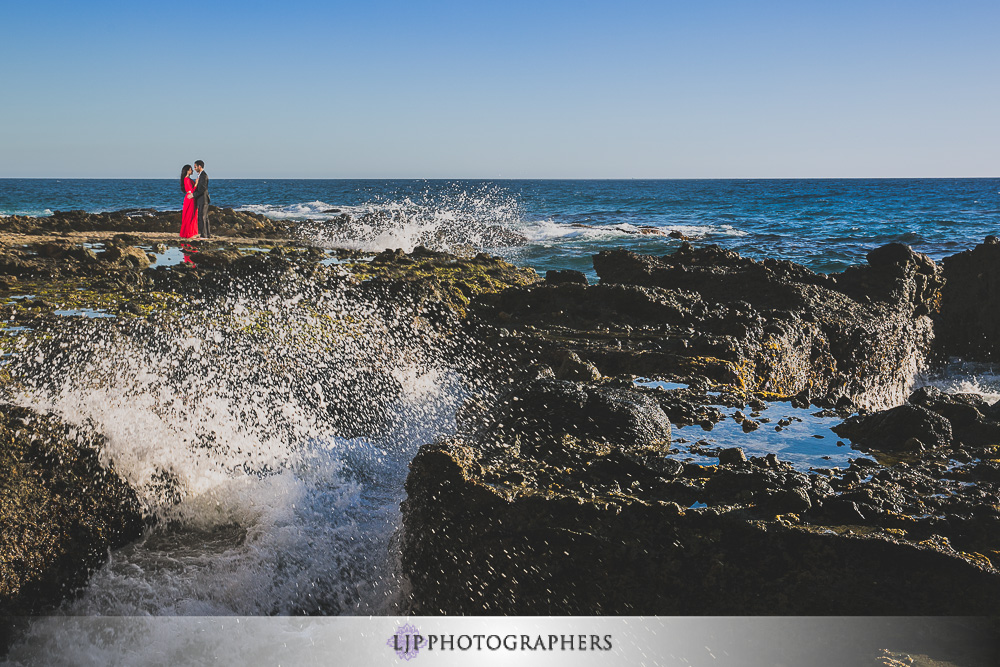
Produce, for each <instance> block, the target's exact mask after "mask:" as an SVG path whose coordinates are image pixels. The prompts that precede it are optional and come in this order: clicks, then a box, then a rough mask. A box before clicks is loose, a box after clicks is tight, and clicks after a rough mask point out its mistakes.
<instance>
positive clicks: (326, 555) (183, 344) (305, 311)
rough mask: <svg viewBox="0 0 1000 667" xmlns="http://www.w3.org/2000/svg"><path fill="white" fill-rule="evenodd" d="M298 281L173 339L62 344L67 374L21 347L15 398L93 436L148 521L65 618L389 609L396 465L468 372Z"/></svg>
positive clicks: (409, 332) (222, 311) (157, 335)
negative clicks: (353, 427) (348, 426)
mask: <svg viewBox="0 0 1000 667" xmlns="http://www.w3.org/2000/svg"><path fill="white" fill-rule="evenodd" d="M293 283H294V281H292V284H291V285H290V286H289V287H288V290H291V291H288V290H286V291H285V293H279V294H274V295H270V296H266V295H263V294H259V293H256V292H255V291H254V290H252V289H251V290H247V291H246V292H244V293H236V294H233V295H231V296H229V297H226V298H222V299H219V300H212V299H206V300H205V302H204V303H202V304H198V305H194V304H193V305H192V311H191V312H190V313H188V315H187V316H186V317H185V319H184V333H164V332H162V331H160V330H157V331H153V332H150V333H149V334H148V335H142V336H135V337H131V338H125V337H121V336H118V335H115V334H113V333H112V331H113V330H112V329H111V328H110V327H104V328H96V327H91V328H87V329H85V330H82V331H79V332H77V333H76V334H74V332H73V330H68V331H66V332H62V333H58V332H57V333H56V337H57V338H56V340H57V344H60V345H63V346H64V347H63V348H62V349H63V350H64V354H65V355H67V358H71V359H72V360H73V361H72V363H70V364H69V365H68V366H67V367H65V369H64V370H63V371H61V373H64V374H65V375H64V376H60V377H52V378H50V377H49V376H48V375H47V373H48V372H49V371H50V370H51V367H50V366H49V364H48V359H49V357H48V356H47V355H44V354H42V353H41V352H39V353H38V354H37V355H34V354H29V352H30V349H24V350H22V351H21V354H20V356H19V357H18V359H17V362H16V363H15V364H14V366H12V367H11V368H12V372H14V373H20V374H22V377H21V379H23V380H24V381H25V386H26V388H27V389H26V391H25V393H24V394H23V395H21V396H20V399H19V402H21V403H22V404H25V405H30V406H32V407H34V408H36V409H39V410H51V411H53V412H55V413H57V414H59V415H60V416H61V417H62V418H63V419H64V420H66V421H67V422H69V423H72V424H76V425H79V426H80V427H81V428H87V429H93V430H96V431H97V432H99V433H101V434H102V435H104V436H105V438H106V440H107V444H106V447H105V448H104V450H103V451H102V452H101V455H102V458H103V459H104V460H105V461H107V462H109V463H112V464H113V466H114V467H115V469H116V470H118V471H119V473H120V474H122V475H123V476H124V477H125V479H126V480H128V482H129V483H130V485H131V486H132V487H133V488H135V489H136V490H137V492H138V493H139V496H140V500H141V501H142V502H143V503H144V505H145V507H146V508H147V511H148V512H149V513H150V514H152V515H153V516H155V517H156V518H157V524H156V526H155V527H154V528H153V529H152V531H151V532H150V533H149V534H147V535H146V536H145V537H144V538H143V539H142V540H140V541H139V542H138V543H136V544H134V545H131V546H128V547H125V548H124V549H121V550H118V551H116V552H115V553H113V554H112V556H111V560H110V562H109V563H108V564H107V565H105V566H104V567H103V568H101V569H100V570H99V571H98V572H97V573H95V574H94V575H93V577H92V578H91V580H90V583H89V584H88V586H87V588H86V590H85V592H84V594H83V595H82V596H81V597H80V598H79V599H77V600H75V601H73V602H69V603H66V604H65V605H64V607H63V608H62V610H61V611H62V613H68V614H87V615H124V616H129V615H137V614H139V615H141V614H184V615H189V614H191V615H205V614H208V615H220V614H222V615H228V614H248V615H261V614H276V613H277V614H294V613H303V612H305V613H387V612H391V611H393V610H394V606H393V605H394V604H395V603H396V601H397V600H398V596H399V595H400V594H401V593H400V582H399V580H398V575H397V574H396V569H395V568H396V565H395V563H394V561H393V555H392V553H393V552H392V550H391V549H390V537H391V535H392V533H393V531H394V530H395V529H396V527H397V525H398V520H399V516H398V503H399V501H400V500H401V499H402V495H403V480H404V478H405V475H406V471H407V463H408V462H409V460H410V459H411V458H412V456H413V454H414V453H415V450H416V448H417V447H418V446H419V445H420V444H421V443H424V442H429V441H431V440H433V439H434V438H435V437H438V436H440V435H442V434H447V433H449V432H450V431H451V430H452V429H453V428H454V423H453V415H454V412H455V409H456V407H457V402H458V401H460V400H461V399H462V397H463V395H464V394H463V392H464V390H463V389H462V385H461V378H460V376H459V375H458V374H457V373H456V371H455V370H454V369H453V368H452V367H451V366H450V365H449V364H445V363H443V362H442V361H441V355H440V353H439V352H438V346H440V345H443V344H445V343H444V342H443V341H440V340H438V339H436V338H435V336H434V335H433V334H432V333H431V332H428V331H426V330H424V329H418V328H415V327H416V326H417V325H416V324H415V323H414V321H413V319H412V317H403V316H400V315H399V314H398V313H394V312H389V311H385V310H379V309H376V308H375V307H374V306H373V305H372V304H368V303H362V302H359V301H357V300H355V298H354V297H351V296H349V295H348V294H347V293H337V294H328V293H324V294H318V293H315V292H303V291H297V292H296V291H294V290H295V289H296V288H295V287H294V284H293ZM95 332H97V333H96V334H95ZM451 357H452V355H449V358H451ZM33 359H35V360H37V361H35V362H34V363H33V361H32V360H33ZM36 364H37V365H36ZM366 373H367V375H365V374H366ZM348 398H350V401H349V402H348V403H346V404H345V403H343V401H345V400H347V399H348ZM381 408H384V410H382V409H381ZM345 416H346V417H348V418H350V419H353V420H355V421H356V422H357V423H358V424H360V425H361V427H363V428H364V429H366V430H367V432H366V434H365V435H363V436H348V435H345V434H344V433H343V432H344V428H345V427H344V426H343V424H342V421H340V420H342V419H343V418H345ZM352 423H354V422H352Z"/></svg>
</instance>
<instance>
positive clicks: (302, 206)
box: [0, 178, 1000, 272]
mask: <svg viewBox="0 0 1000 667" xmlns="http://www.w3.org/2000/svg"><path fill="white" fill-rule="evenodd" d="M211 192H212V200H213V204H216V205H218V206H224V207H232V208H236V209H239V210H246V211H253V212H256V213H262V214H265V215H268V216H270V217H274V218H280V219H296V220H305V219H309V220H313V221H315V225H314V226H313V228H314V229H315V230H316V233H317V235H318V237H319V238H320V239H321V240H322V241H323V242H324V243H327V244H330V245H336V244H338V242H339V243H341V244H346V245H351V246H354V247H358V248H360V249H367V250H373V251H374V250H380V249H384V248H386V247H403V248H407V249H408V248H410V247H412V246H413V245H416V244H419V243H425V244H426V243H430V244H431V245H434V244H435V243H436V244H437V245H440V246H442V247H447V246H448V245H453V246H464V247H468V246H472V247H474V248H477V249H484V250H491V251H494V252H498V253H499V254H502V255H504V256H506V257H508V258H509V259H511V260H512V261H515V262H517V263H520V264H524V265H528V266H533V267H535V268H537V269H540V270H545V269H550V268H575V269H579V270H584V271H590V268H591V260H590V258H591V256H592V255H593V254H594V253H596V252H598V251H600V250H602V249H605V248H611V247H622V246H624V247H629V248H631V249H633V250H636V251H639V252H649V253H654V254H664V253H668V252H672V251H673V249H674V248H676V247H677V245H678V244H679V243H680V242H681V241H680V240H678V239H675V238H669V237H668V236H666V234H668V233H669V232H671V231H673V232H679V233H680V234H683V235H684V236H687V237H689V238H691V239H692V240H693V241H695V242H697V243H718V244H720V245H722V246H724V247H727V248H732V249H734V250H737V251H739V252H740V253H742V254H744V255H746V256H750V257H757V258H760V257H765V256H771V257H778V258H784V259H790V260H793V261H796V262H801V263H803V264H805V265H807V266H809V267H811V268H813V269H814V270H817V271H822V272H831V271H839V270H842V269H843V268H845V267H846V266H848V265H850V264H855V263H859V262H863V261H864V256H865V253H867V251H868V250H870V249H871V248H873V247H876V246H879V245H882V244H884V243H888V242H891V241H900V242H903V243H907V244H909V245H911V246H912V247H913V248H914V249H916V250H918V251H920V252H925V253H927V254H929V255H930V256H931V257H933V258H935V259H940V258H942V257H944V256H947V255H950V254H953V253H956V252H959V251H961V250H965V249H967V248H970V247H972V246H973V245H975V244H976V243H979V242H981V241H982V239H983V238H984V237H985V236H987V235H989V234H998V233H1000V179H825V180H673V181H643V180H603V181H602V180H591V181H543V180H530V181H517V180H509V181H503V180H501V181H472V180H470V181H426V180H417V181H411V180H384V181H380V180H232V179H224V178H213V179H212V181H211ZM181 203H182V198H181V196H180V186H179V184H178V182H177V180H176V179H162V180H139V179H135V180H110V181H109V180H102V181H96V180H88V179H0V214H8V215H9V214H15V213H16V214H26V215H49V214H51V212H52V211H56V210H71V209H83V210H87V211H94V212H96V211H112V210H121V209H128V208H153V209H160V210H176V209H179V208H180V206H181ZM344 213H347V214H348V215H350V216H351V218H352V221H353V223H352V225H348V226H346V227H345V226H344V225H343V224H337V221H338V219H339V216H340V215H341V214H344ZM0 226H2V221H0ZM490 227H493V228H503V229H507V230H511V231H514V232H517V233H518V234H521V235H523V236H524V237H525V238H526V239H527V243H526V244H525V245H522V246H520V247H510V243H509V239H505V238H503V237H498V236H497V235H496V234H490V233H485V232H484V230H486V229H488V228H490Z"/></svg>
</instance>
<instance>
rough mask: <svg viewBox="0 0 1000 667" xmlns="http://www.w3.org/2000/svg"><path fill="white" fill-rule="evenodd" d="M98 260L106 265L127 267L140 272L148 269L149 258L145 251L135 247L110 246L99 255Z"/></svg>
mask: <svg viewBox="0 0 1000 667" xmlns="http://www.w3.org/2000/svg"><path fill="white" fill-rule="evenodd" d="M99 259H100V260H101V261H102V262H105V263H107V264H117V265H121V266H129V267H131V268H134V269H137V270H139V271H142V270H143V269H146V268H148V267H149V257H147V256H146V253H145V251H143V250H142V249H141V248H136V247H135V246H122V245H111V246H108V248H107V249H106V250H105V251H104V252H103V253H101V255H100V257H99Z"/></svg>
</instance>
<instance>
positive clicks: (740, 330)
mask: <svg viewBox="0 0 1000 667" xmlns="http://www.w3.org/2000/svg"><path fill="white" fill-rule="evenodd" d="M595 268H596V270H597V272H598V274H599V276H600V277H601V283H600V284H599V285H593V286H587V285H585V284H582V283H579V282H575V281H568V282H564V281H560V280H558V279H557V280H548V279H547V280H546V281H545V282H543V283H537V284H533V285H530V286H527V287H519V288H511V289H507V290H505V291H503V292H500V293H499V294H486V295H483V296H481V297H479V298H477V299H476V300H474V302H473V304H472V306H471V307H470V312H471V313H472V314H473V321H474V322H475V323H477V326H479V327H480V329H478V330H477V331H478V332H479V333H480V334H481V335H483V336H486V337H488V336H490V335H491V334H490V333H489V330H490V328H491V327H493V328H495V329H496V330H498V331H500V332H502V334H503V335H497V337H496V339H497V340H511V339H513V340H515V341H518V342H519V343H520V344H521V345H522V347H523V349H524V350H526V351H530V352H532V353H534V354H536V356H537V358H541V359H543V360H544V361H545V362H546V363H549V364H551V366H552V367H553V368H557V369H559V371H560V372H559V377H566V375H565V373H566V371H565V370H564V367H565V366H566V364H567V363H568V362H567V361H566V360H567V359H571V360H572V361H571V362H569V363H570V365H572V366H573V367H579V363H587V362H589V363H592V364H593V365H594V366H596V368H597V369H599V370H600V373H601V374H603V376H604V377H603V378H601V377H599V375H598V374H595V375H592V376H589V377H588V376H583V377H580V378H578V379H579V380H581V382H557V381H555V380H553V379H551V378H549V379H545V377H541V378H539V377H538V376H537V374H536V375H534V376H532V377H531V378H530V379H528V380H526V381H523V382H521V383H519V384H515V385H514V386H513V387H512V388H511V389H510V390H509V391H508V392H507V393H503V394H501V395H500V397H499V398H497V399H496V402H495V403H494V404H488V405H479V406H478V407H476V408H475V409H470V410H468V411H467V412H466V413H465V415H464V416H465V417H466V419H465V420H463V423H464V424H465V425H466V426H465V428H464V430H462V431H461V432H460V434H459V436H458V437H456V438H455V439H452V440H449V441H445V442H438V443H433V444H429V445H425V446H424V447H422V448H421V450H420V452H419V453H418V455H417V457H416V458H415V459H414V461H413V462H412V464H411V472H410V475H409V477H408V479H407V487H406V488H407V500H406V501H405V502H404V505H403V542H402V545H403V567H404V571H405V572H406V574H407V576H408V577H409V578H410V581H411V583H412V585H413V602H412V609H411V611H413V612H414V613H472V614H475V613H488V614H501V613H516V614H551V613H560V614H595V613H616V614H763V613H766V614H775V613H777V614H859V613H866V614H869V613H874V614H892V613H896V614H898V613H901V612H902V610H906V613H917V614H988V613H992V610H993V609H995V602H994V601H993V600H994V597H995V596H996V595H997V594H998V593H1000V571H998V569H997V565H1000V540H998V538H997V535H998V534H1000V530H998V528H1000V511H998V510H997V507H1000V423H997V422H995V421H994V418H995V417H998V416H1000V408H993V406H989V405H987V404H985V402H983V401H982V400H981V399H978V398H977V397H973V396H969V395H961V394H956V395H948V394H944V393H941V392H938V391H935V390H931V389H923V390H920V391H918V392H915V393H913V394H912V395H911V396H910V397H909V402H908V403H906V404H905V405H901V406H899V405H898V404H899V403H901V402H903V399H904V398H905V397H906V394H905V393H904V392H905V390H906V387H907V385H908V383H909V381H910V379H911V378H912V376H913V373H914V371H915V370H916V369H917V368H918V367H919V366H920V365H921V364H922V363H923V361H924V358H925V356H926V355H927V354H928V353H929V351H930V343H931V338H932V331H931V325H932V320H931V316H934V315H936V314H937V312H938V309H939V308H940V303H941V292H940V290H941V286H942V282H943V281H942V277H941V272H940V270H939V269H938V267H937V266H935V264H934V263H933V262H932V261H930V260H929V259H928V258H926V257H925V256H922V255H919V254H917V253H914V252H912V251H911V250H910V249H909V248H907V247H905V246H901V245H898V244H894V245H890V246H886V247H883V248H879V249H876V250H874V251H872V252H871V253H870V254H869V263H868V265H867V266H864V267H852V268H851V269H848V270H847V271H845V272H843V273H841V274H836V275H831V276H824V275H819V274H815V273H813V272H811V271H809V270H807V269H805V268H804V267H801V266H798V265H795V264H791V263H789V262H778V261H773V260H765V261H763V262H755V261H751V260H748V259H744V258H741V257H739V256H738V255H736V254H735V253H732V252H728V251H724V250H721V249H719V248H716V247H709V248H704V249H700V250H696V249H694V248H692V247H690V246H688V245H686V244H685V245H682V247H681V249H680V250H679V251H678V252H677V253H676V254H675V255H673V256H667V257H661V258H656V257H643V256H639V255H634V254H632V253H628V252H624V251H612V252H606V253H602V254H601V255H599V256H598V257H596V258H595ZM622 374H625V375H629V374H631V375H642V376H646V377H650V376H659V377H667V378H672V379H677V380H684V382H686V383H688V384H690V385H691V387H692V388H691V389H686V390H669V391H660V392H652V391H651V390H649V391H646V390H642V389H638V388H632V387H631V383H630V382H629V383H624V382H621V381H619V380H617V379H615V378H614V376H616V375H622ZM542 375H543V376H544V375H545V373H542ZM609 376H610V377H609ZM566 379H569V378H568V377H567V378H566ZM712 385H715V386H716V387H717V388H720V387H721V388H722V389H723V391H722V392H721V393H720V394H717V395H713V396H711V397H709V396H708V395H706V394H704V393H699V392H703V391H704V388H705V387H708V386H712ZM612 389H613V390H614V391H615V392H617V393H616V394H615V395H616V396H617V397H618V399H619V400H618V401H617V402H616V403H615V404H614V407H613V410H612V413H611V414H600V415H599V414H598V411H597V410H596V409H593V408H591V407H590V401H591V400H592V397H594V396H597V395H600V394H601V392H604V391H607V390H612ZM752 391H757V392H763V393H762V394H760V395H758V396H757V397H753V396H751V395H750V392H752ZM730 392H731V393H730ZM776 394H777V395H778V396H785V397H793V396H794V399H793V402H794V403H795V404H796V405H798V406H799V407H808V406H809V404H810V403H813V404H816V405H818V406H820V407H823V408H825V410H824V413H825V414H841V415H846V414H849V413H850V412H851V411H853V410H856V409H857V406H862V407H866V406H867V407H871V408H878V407H889V406H893V405H897V407H893V408H892V409H889V410H885V411H883V412H879V413H875V414H871V415H867V414H864V412H863V413H862V415H860V416H858V417H855V418H852V419H850V420H848V421H847V422H846V423H845V424H844V425H843V426H842V427H841V429H840V430H839V432H840V433H843V434H845V436H846V435H847V434H849V435H850V438H851V439H854V440H856V441H857V443H858V446H859V447H863V448H865V449H867V450H869V451H872V452H874V457H875V458H876V459H877V460H872V459H867V458H861V457H858V458H857V459H855V461H854V463H853V464H852V465H851V466H850V467H849V468H848V469H846V470H837V469H833V470H827V469H824V470H815V471H811V472H802V471H798V470H795V469H793V468H792V467H791V466H790V465H789V464H787V463H785V462H782V461H781V460H779V459H778V457H777V456H775V455H774V454H768V455H767V456H765V457H752V458H750V459H749V460H748V459H747V457H746V455H745V454H744V453H743V451H742V450H740V449H739V448H729V449H722V450H717V451H716V453H715V455H716V456H718V464H716V465H696V464H694V463H685V462H683V461H679V460H677V459H676V458H671V456H672V454H671V452H673V451H675V450H671V449H670V448H668V447H666V446H665V445H664V443H663V442H662V440H660V441H659V442H658V443H657V444H656V445H655V446H650V447H645V448H643V447H638V448H637V447H636V444H637V443H642V442H643V439H642V437H637V436H636V432H635V427H636V425H637V424H640V423H643V422H641V420H640V419H639V418H638V415H640V414H644V415H645V417H644V419H646V420H647V422H646V423H648V424H657V423H659V422H658V421H657V420H658V418H657V417H655V415H658V414H659V413H660V412H661V411H662V413H663V414H666V415H667V416H668V418H669V420H670V421H673V422H674V423H675V424H677V423H684V424H693V423H701V424H705V425H706V428H708V427H710V426H711V424H713V423H714V422H717V421H718V420H720V419H722V418H723V414H722V412H721V411H719V410H718V409H716V408H714V407H712V404H721V405H730V406H735V407H738V409H739V412H738V414H740V415H743V413H742V412H741V411H742V410H744V409H745V406H747V405H749V406H750V408H751V409H752V410H755V411H758V412H759V411H760V410H763V409H766V407H767V404H766V402H765V401H762V400H760V399H761V398H769V399H770V400H775V399H776V398H777V396H775V395H776ZM625 396H629V397H631V398H629V399H628V400H626V399H625V398H624V397H625ZM636 396H644V397H646V398H647V399H652V400H653V401H654V402H655V403H656V404H657V405H658V407H655V406H653V405H651V404H650V403H649V401H648V400H646V401H643V400H640V399H637V398H634V397H636ZM626 406H627V407H626ZM487 415H493V416H494V420H493V421H490V420H489V419H487V418H486V417H485V416H487ZM751 417H753V418H751ZM767 421H768V420H767V419H765V418H760V419H758V418H757V414H756V413H754V414H751V415H750V416H747V415H743V419H742V425H743V427H744V429H743V430H745V431H752V430H754V429H755V428H760V426H761V425H762V424H763V423H764V422H767ZM615 423H618V424H627V425H630V426H629V427H628V428H621V429H616V428H611V427H610V426H609V425H611V424H615ZM471 424H485V426H483V427H482V428H478V429H477V428H472V427H471ZM786 425H787V422H786ZM775 428H778V429H780V428H782V422H781V421H779V422H778V424H777V426H776V427H775ZM630 429H631V430H630ZM639 430H640V431H641V432H648V431H647V430H646V429H645V428H640V429H639ZM652 430H653V431H655V430H656V429H655V428H654V429H652ZM660 432H661V433H663V431H660ZM747 437H749V436H747ZM650 444H653V443H652V441H650ZM691 450H692V452H693V451H694V450H695V447H694V446H692V447H691ZM702 454H703V455H712V453H711V451H710V450H708V449H703V450H702ZM956 462H960V464H959V465H957V466H956ZM957 582H961V584H957ZM958 585H960V586H961V587H962V588H961V590H963V591H966V590H967V591H970V594H969V595H968V596H964V595H962V596H958V595H955V593H954V591H955V590H958V589H957V586H958Z"/></svg>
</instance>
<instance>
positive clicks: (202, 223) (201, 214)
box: [195, 197, 212, 238]
mask: <svg viewBox="0 0 1000 667" xmlns="http://www.w3.org/2000/svg"><path fill="white" fill-rule="evenodd" d="M195 206H197V207H198V233H199V234H201V237H202V238H208V237H210V236H211V235H212V228H211V227H210V226H209V224H208V204H206V203H205V198H204V197H198V199H196V200H195Z"/></svg>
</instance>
